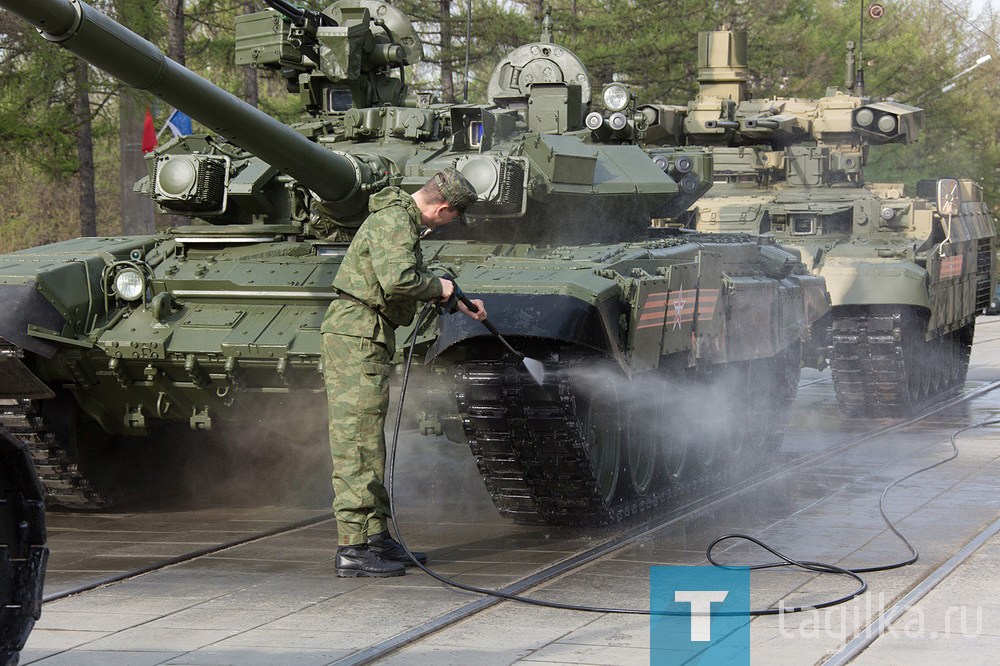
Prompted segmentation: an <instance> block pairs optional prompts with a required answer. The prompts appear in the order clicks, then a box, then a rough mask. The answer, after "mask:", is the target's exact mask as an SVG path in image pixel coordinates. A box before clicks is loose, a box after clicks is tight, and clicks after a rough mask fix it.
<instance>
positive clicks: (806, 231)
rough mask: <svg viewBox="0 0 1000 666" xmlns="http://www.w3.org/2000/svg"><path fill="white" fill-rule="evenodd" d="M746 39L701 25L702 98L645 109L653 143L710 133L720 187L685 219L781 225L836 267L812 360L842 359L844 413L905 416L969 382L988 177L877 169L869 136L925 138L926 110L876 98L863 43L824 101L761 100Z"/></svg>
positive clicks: (984, 300)
mask: <svg viewBox="0 0 1000 666" xmlns="http://www.w3.org/2000/svg"><path fill="white" fill-rule="evenodd" d="M746 53H747V38H746V33H742V32H707V33H701V34H700V35H699V51H698V64H699V70H698V72H699V82H700V93H699V95H698V96H697V98H695V99H694V100H692V101H691V102H689V103H688V105H687V106H647V107H643V108H642V112H643V114H644V117H645V120H646V122H647V123H648V125H649V127H648V130H647V133H646V146H647V151H649V152H651V153H658V152H659V153H662V152H663V151H664V150H667V149H663V148H659V149H658V148H656V147H655V146H657V145H663V146H666V145H688V146H691V145H705V146H710V147H711V152H712V154H713V157H714V160H715V163H714V185H713V187H712V188H711V190H710V191H709V193H708V194H707V195H706V196H705V197H702V198H700V199H699V200H698V201H697V202H695V204H694V205H693V206H692V207H691V209H690V218H689V220H688V226H691V227H694V228H697V229H698V230H699V231H723V232H737V231H738V232H748V233H763V234H771V235H773V236H774V237H775V238H776V239H778V240H779V241H780V242H781V243H783V244H785V245H790V246H794V247H796V248H798V249H799V250H800V251H801V253H802V260H803V261H804V262H805V263H806V265H807V266H809V267H810V269H811V271H812V273H813V274H814V275H821V276H823V277H824V278H825V279H826V284H827V289H828V291H829V294H830V299H831V302H832V306H833V307H832V310H831V312H830V315H829V316H828V318H826V319H824V320H821V321H820V322H819V325H818V326H817V327H815V328H814V329H813V332H812V338H811V343H812V345H813V349H814V352H815V353H814V354H813V357H812V358H811V359H810V358H809V355H808V354H806V355H804V359H805V362H806V364H808V365H815V366H817V367H823V365H824V364H825V363H829V364H830V365H831V366H832V368H833V378H834V383H835V385H836V390H837V397H838V400H839V401H840V405H841V408H842V409H843V411H844V412H845V413H847V414H850V415H870V416H888V415H894V414H903V413H906V412H908V411H910V410H912V409H914V408H916V407H917V406H918V405H920V404H923V403H925V402H928V401H931V400H936V399H940V398H941V397H943V396H944V395H947V394H949V393H951V392H954V391H956V390H958V388H959V387H961V385H962V383H963V382H964V380H965V374H966V369H967V367H968V360H969V350H970V346H971V344H972V336H973V327H974V320H975V316H976V313H977V312H980V311H982V309H983V308H985V307H987V306H988V305H989V304H990V300H991V294H992V293H993V287H994V284H995V278H994V237H995V229H994V226H993V218H992V216H991V215H990V213H989V210H988V208H987V206H986V204H985V203H984V202H983V196H982V194H983V193H982V188H981V187H979V185H977V184H976V183H974V182H972V181H970V180H964V179H955V178H939V179H929V180H923V181H920V183H919V184H918V185H917V188H916V192H915V193H909V194H908V193H906V192H904V188H903V186H902V185H900V184H891V183H889V184H887V183H866V182H865V180H864V174H863V168H864V165H865V163H866V160H867V157H868V151H869V149H870V147H871V146H872V145H878V144H884V143H912V142H914V141H916V140H917V138H918V134H919V131H920V128H921V124H922V121H923V110H922V109H919V108H916V107H912V106H907V105H905V104H900V103H897V102H891V101H882V102H875V101H872V100H871V99H869V98H867V97H865V95H864V90H863V86H862V85H860V83H859V81H858V79H856V78H855V76H854V74H853V72H854V57H853V44H848V77H847V84H846V89H847V90H846V92H844V91H841V90H838V89H836V88H834V87H831V88H829V89H828V90H827V92H826V94H825V95H824V96H823V97H820V98H819V99H793V98H781V97H774V98H767V99H750V98H749V92H748V86H747V84H746V81H747V79H748V70H747V66H746V62H747V60H746Z"/></svg>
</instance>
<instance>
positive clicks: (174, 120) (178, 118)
mask: <svg viewBox="0 0 1000 666" xmlns="http://www.w3.org/2000/svg"><path fill="white" fill-rule="evenodd" d="M167 127H169V128H170V132H171V133H172V134H173V135H174V136H187V135H188V134H191V119H190V118H189V117H188V116H186V115H185V114H184V113H182V112H181V111H178V110H177V109H174V110H173V113H171V114H170V117H169V118H167Z"/></svg>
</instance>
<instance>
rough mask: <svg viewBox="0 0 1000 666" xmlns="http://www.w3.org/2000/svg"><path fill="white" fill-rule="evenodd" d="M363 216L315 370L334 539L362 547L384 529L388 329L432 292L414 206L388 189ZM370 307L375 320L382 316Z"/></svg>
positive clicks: (433, 280)
mask: <svg viewBox="0 0 1000 666" xmlns="http://www.w3.org/2000/svg"><path fill="white" fill-rule="evenodd" d="M368 208H369V210H370V211H371V215H369V216H368V219H367V220H365V222H364V224H362V225H361V228H360V229H358V233H357V235H356V236H355V237H354V240H353V241H352V242H351V246H350V248H349V249H348V251H347V254H346V256H345V257H344V261H343V263H342V264H341V265H340V269H339V270H338V271H337V276H336V277H335V278H334V281H333V286H334V287H336V288H337V289H339V290H340V291H341V292H343V293H345V294H349V295H350V296H353V297H354V298H356V299H358V300H360V301H363V302H364V303H365V304H367V305H368V306H370V307H366V306H365V305H362V304H361V303H357V302H354V301H351V300H348V299H345V298H339V299H337V300H335V301H334V302H333V303H331V304H330V307H329V309H328V310H327V312H326V316H325V317H324V318H323V326H322V331H323V370H324V372H323V374H324V378H325V380H326V393H327V402H328V405H329V419H330V420H329V423H330V455H331V456H332V457H333V489H334V492H335V493H336V498H335V499H334V501H333V508H334V511H335V513H336V516H337V531H338V534H339V537H338V544H340V545H342V546H348V545H359V544H364V543H365V542H366V539H367V537H368V536H369V535H374V534H378V533H380V532H383V531H385V530H386V529H388V516H389V497H388V494H387V493H386V490H385V485H384V476H385V417H386V413H387V412H388V408H389V371H390V368H391V361H392V356H393V353H394V352H395V343H396V337H395V329H396V327H397V326H405V325H408V324H409V323H410V322H411V321H412V320H413V316H414V314H415V313H416V309H417V306H416V303H417V301H429V300H434V299H437V298H440V297H441V282H440V280H439V279H438V278H437V276H435V275H434V274H433V273H431V272H430V271H428V270H427V268H426V267H425V266H424V263H423V256H422V254H421V252H420V244H419V233H420V219H421V218H420V209H419V208H417V205H416V203H415V202H414V200H413V198H412V197H411V196H410V195H408V194H407V193H405V192H403V191H402V190H400V189H398V188H395V187H390V188H387V189H385V190H382V191H381V192H379V193H377V194H375V195H373V196H372V198H371V200H370V201H369V204H368ZM371 308H374V309H375V310H377V311H378V312H380V313H382V314H383V315H384V316H385V319H388V320H389V321H386V320H385V319H383V318H382V317H380V316H379V315H377V314H376V313H375V312H373V311H372V309H371Z"/></svg>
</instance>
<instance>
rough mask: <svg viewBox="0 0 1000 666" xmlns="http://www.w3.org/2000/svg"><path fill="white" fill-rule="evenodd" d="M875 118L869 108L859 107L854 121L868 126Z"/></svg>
mask: <svg viewBox="0 0 1000 666" xmlns="http://www.w3.org/2000/svg"><path fill="white" fill-rule="evenodd" d="M873 120H875V114H874V113H872V110H871V109H861V110H860V111H858V112H857V114H855V116H854V122H856V123H857V124H859V125H861V126H862V127H868V126H869V125H871V124H872V121H873Z"/></svg>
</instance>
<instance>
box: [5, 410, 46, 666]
mask: <svg viewBox="0 0 1000 666" xmlns="http://www.w3.org/2000/svg"><path fill="white" fill-rule="evenodd" d="M43 494H44V491H43V490H42V486H41V484H40V483H39V481H38V477H37V475H36V474H35V470H34V469H32V465H31V459H30V457H29V455H28V452H27V447H26V446H25V445H24V444H23V443H21V442H18V441H17V439H16V438H14V437H13V436H12V435H10V434H9V433H8V432H7V431H5V430H4V429H2V428H0V666H14V665H15V664H17V662H18V653H19V652H20V650H21V648H22V647H24V643H25V641H26V640H27V639H28V634H30V633H31V629H32V627H34V625H35V620H37V619H38V617H39V615H40V614H41V610H42V586H43V584H44V582H45V565H46V563H47V562H48V557H49V549H48V548H47V547H46V546H45V539H46V534H45V502H44V500H43Z"/></svg>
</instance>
